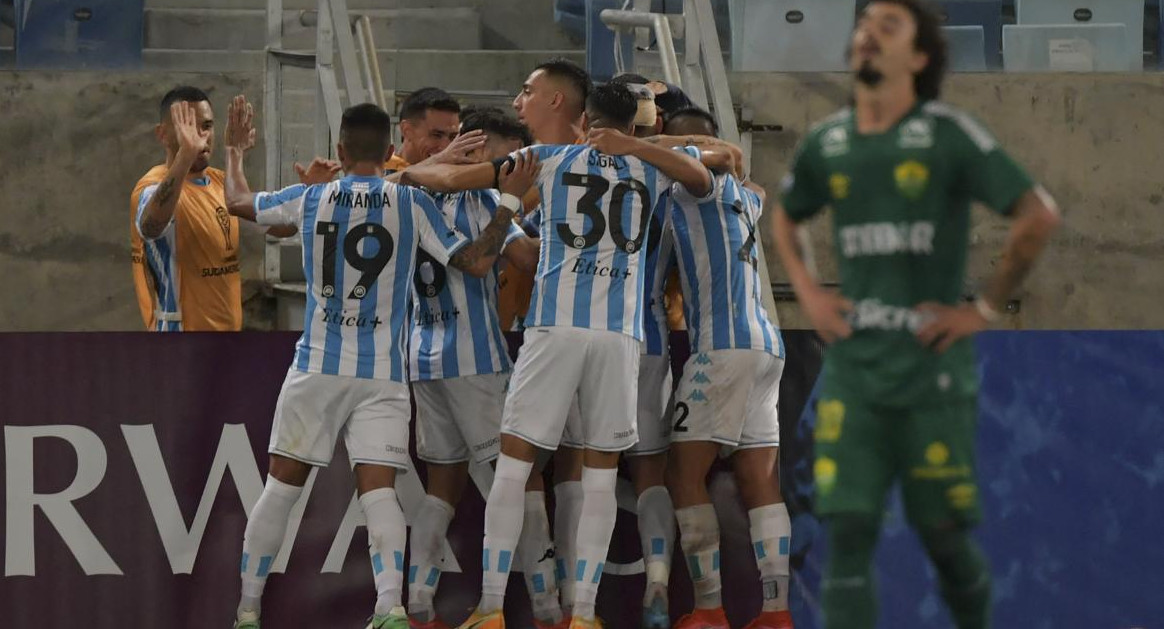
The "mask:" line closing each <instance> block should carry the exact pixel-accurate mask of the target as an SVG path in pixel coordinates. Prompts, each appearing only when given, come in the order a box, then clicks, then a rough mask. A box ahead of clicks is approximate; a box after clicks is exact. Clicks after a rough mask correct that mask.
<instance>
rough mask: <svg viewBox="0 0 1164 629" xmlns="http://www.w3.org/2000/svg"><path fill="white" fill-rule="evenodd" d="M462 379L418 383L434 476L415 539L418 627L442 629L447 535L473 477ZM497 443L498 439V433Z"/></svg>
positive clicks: (422, 437)
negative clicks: (439, 611)
mask: <svg viewBox="0 0 1164 629" xmlns="http://www.w3.org/2000/svg"><path fill="white" fill-rule="evenodd" d="M459 380H462V378H453V379H449V380H430V381H418V382H414V383H413V384H412V395H413V401H414V402H415V404H416V450H417V456H418V458H420V460H422V461H424V462H425V465H426V468H427V471H428V483H427V486H426V487H425V493H426V496H425V499H424V503H422V504H421V507H420V510H419V511H418V512H417V514H416V519H415V521H414V522H413V525H412V535H411V536H410V539H409V562H410V564H411V565H410V566H409V570H408V615H409V617H410V618H412V619H413V621H415V622H416V624H418V625H424V624H425V623H433V625H434V626H441V625H439V624H437V622H438V621H437V617H436V609H435V608H434V606H433V600H434V598H435V597H436V591H437V586H438V584H439V583H440V574H441V570H440V566H441V560H442V554H443V552H444V541H445V536H446V534H447V533H448V529H449V524H450V523H451V522H452V520H453V515H454V514H455V512H456V508H455V507H454V505H456V504H457V503H458V502H459V501H460V499H461V494H462V493H463V492H464V488H465V483H466V480H467V477H468V462H469V456H470V453H469V447H468V445H467V444H466V442H465V439H464V436H463V433H462V431H461V430H460V427H459V425H458V423H457V421H456V416H455V413H456V410H455V407H454V404H453V400H452V398H453V397H454V395H455V393H456V391H454V389H455V388H456V387H455V383H456V382H457V381H459ZM500 422H501V420H500V417H498V418H497V419H496V421H495V424H494V426H495V430H500ZM493 438H494V439H496V438H497V437H496V433H495V434H494V437H493Z"/></svg>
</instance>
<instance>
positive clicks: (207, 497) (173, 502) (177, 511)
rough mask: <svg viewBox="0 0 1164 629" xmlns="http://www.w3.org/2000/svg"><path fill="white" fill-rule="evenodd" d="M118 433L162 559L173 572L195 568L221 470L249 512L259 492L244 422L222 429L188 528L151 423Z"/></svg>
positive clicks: (260, 484)
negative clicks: (134, 470)
mask: <svg viewBox="0 0 1164 629" xmlns="http://www.w3.org/2000/svg"><path fill="white" fill-rule="evenodd" d="M121 433H122V435H124V436H125V445H127V446H129V455H130V457H131V458H132V459H133V465H134V467H135V468H137V477H138V479H140V480H141V487H142V489H143V490H145V495H146V500H147V501H148V502H149V505H150V511H151V512H152V513H153V515H154V523H155V524H156V525H157V527H158V535H159V536H160V537H161V538H162V547H164V548H165V549H166V557H168V558H169V560H170V568H171V569H172V570H173V571H174V574H190V573H191V572H193V571H194V560H195V559H197V558H198V547H199V546H201V545H202V534H203V533H204V532H206V522H207V520H209V519H210V509H211V508H212V507H213V506H214V499H215V497H216V496H217V495H218V489H219V487H221V486H222V477H223V476H225V475H226V470H227V469H229V470H230V476H231V478H233V479H234V486H235V487H237V488H238V493H239V497H240V498H241V499H242V504H243V509H245V510H246V512H247V515H248V516H249V515H250V512H251V509H252V508H253V507H254V504H255V502H256V501H258V499H259V495H260V494H262V493H263V477H262V476H261V475H260V474H259V466H258V465H256V464H255V457H254V455H253V454H252V453H251V446H250V443H249V441H248V439H247V429H246V426H244V425H242V424H228V425H226V426H224V427H223V428H222V436H221V437H220V438H219V440H218V450H217V451H216V452H215V453H214V462H213V463H211V464H210V474H209V475H208V476H207V478H206V485H205V487H204V488H203V489H202V497H201V498H200V499H199V500H198V510H197V511H196V512H195V513H194V522H193V523H192V524H191V525H190V528H189V529H188V530H187V528H186V521H185V518H183V517H182V510H181V508H180V507H179V506H178V500H177V496H176V495H175V494H174V487H173V485H172V484H171V483H170V475H169V473H168V472H167V471H166V462H165V461H164V460H162V451H161V448H159V447H158V437H157V435H156V434H154V427H153V426H152V425H149V424H146V425H142V426H122V427H121Z"/></svg>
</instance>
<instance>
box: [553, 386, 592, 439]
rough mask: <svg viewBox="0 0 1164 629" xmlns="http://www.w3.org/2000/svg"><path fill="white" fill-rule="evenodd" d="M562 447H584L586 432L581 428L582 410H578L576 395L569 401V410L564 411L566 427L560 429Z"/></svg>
mask: <svg viewBox="0 0 1164 629" xmlns="http://www.w3.org/2000/svg"><path fill="white" fill-rule="evenodd" d="M559 445H560V446H561V447H563V448H577V449H578V450H581V449H582V448H585V447H586V433H585V432H584V431H583V430H582V411H580V410H578V396H577V395H575V396H574V399H573V400H572V401H571V402H570V410H568V411H566V429H565V430H563V431H562V443H561V444H559Z"/></svg>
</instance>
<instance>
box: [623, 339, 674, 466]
mask: <svg viewBox="0 0 1164 629" xmlns="http://www.w3.org/2000/svg"><path fill="white" fill-rule="evenodd" d="M674 404H675V399H674V395H673V394H672V391H671V357H670V356H651V355H643V357H642V359H641V362H640V363H639V403H638V429H639V442H638V443H636V444H635V445H634V446H633V447H631V449H630V450H627V456H644V455H648V454H658V453H660V452H666V451H667V449H668V448H670V447H671V417H672V415H673V414H674V409H675V406H674Z"/></svg>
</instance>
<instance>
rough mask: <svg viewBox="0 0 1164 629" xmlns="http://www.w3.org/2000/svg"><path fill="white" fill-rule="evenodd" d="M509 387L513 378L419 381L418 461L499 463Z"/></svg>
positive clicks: (415, 387) (416, 385)
mask: <svg viewBox="0 0 1164 629" xmlns="http://www.w3.org/2000/svg"><path fill="white" fill-rule="evenodd" d="M508 385H509V374H508V373H488V374H480V375H475V376H461V377H459V378H445V379H442V380H423V381H416V382H413V383H412V397H413V399H414V400H415V401H416V455H417V457H419V458H420V460H422V461H425V462H427V463H461V462H464V461H468V460H469V459H470V457H472V459H473V460H475V461H477V462H478V463H488V462H490V461H492V460H493V459H496V458H497V454H498V453H499V452H500V448H501V412H502V411H503V410H504V409H505V388H506V387H507V386H508Z"/></svg>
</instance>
